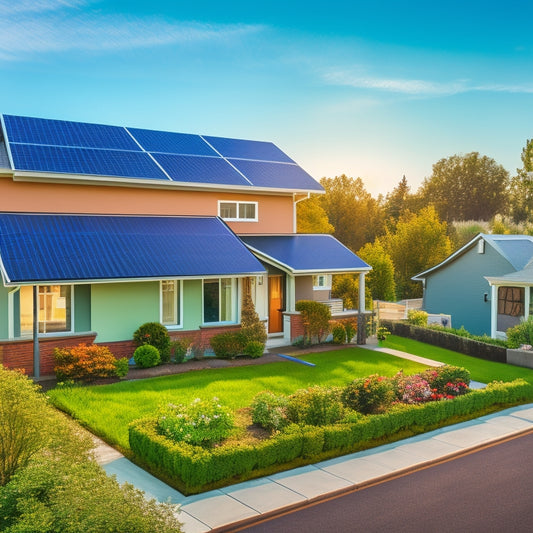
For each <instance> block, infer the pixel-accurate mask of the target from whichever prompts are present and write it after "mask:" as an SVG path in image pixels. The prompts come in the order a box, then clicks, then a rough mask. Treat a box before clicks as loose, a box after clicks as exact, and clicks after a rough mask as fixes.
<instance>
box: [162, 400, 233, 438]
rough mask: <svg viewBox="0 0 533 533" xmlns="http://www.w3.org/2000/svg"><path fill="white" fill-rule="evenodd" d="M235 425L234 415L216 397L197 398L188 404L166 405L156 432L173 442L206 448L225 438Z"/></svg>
mask: <svg viewBox="0 0 533 533" xmlns="http://www.w3.org/2000/svg"><path fill="white" fill-rule="evenodd" d="M233 427H234V420H233V415H232V414H231V413H230V411H229V410H228V409H227V408H225V407H223V406H222V405H220V403H219V401H218V398H213V399H212V400H201V399H200V398H196V399H195V400H194V401H193V402H192V403H191V404H190V405H188V406H186V405H182V404H180V405H173V404H168V405H166V406H164V407H162V408H161V409H160V413H159V416H158V419H157V429H158V432H159V434H161V435H164V436H165V437H167V438H169V439H171V440H173V441H176V442H181V441H183V442H187V443H189V444H194V445H196V446H204V447H209V446H212V445H214V444H218V443H220V442H221V441H222V440H224V439H225V438H227V437H228V436H229V434H230V433H231V430H232V429H233Z"/></svg>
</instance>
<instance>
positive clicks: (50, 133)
mask: <svg viewBox="0 0 533 533" xmlns="http://www.w3.org/2000/svg"><path fill="white" fill-rule="evenodd" d="M0 119H1V126H2V127H1V128H0V168H10V169H11V170H13V171H15V172H22V173H28V172H29V173H32V174H35V173H37V174H38V175H40V176H41V177H42V178H43V177H45V176H46V177H49V176H48V174H53V175H54V176H55V177H56V178H57V177H63V178H68V179H78V180H79V179H84V180H102V179H105V180H120V181H124V180H127V181H128V182H130V183H140V182H142V183H143V184H146V183H149V184H165V185H167V186H168V185H171V186H172V185H174V186H182V187H183V186H192V185H196V186H199V185H200V186H204V187H206V186H207V187H215V186H218V187H223V188H228V187H229V188H231V187H233V188H238V189H245V190H246V189H248V190H254V189H261V190H270V191H271V190H280V191H294V192H298V191H305V192H323V190H324V189H323V188H322V186H321V185H320V184H319V183H318V182H317V181H316V180H314V179H313V178H312V177H311V176H310V175H309V174H308V173H307V172H305V170H303V169H302V168H301V167H300V166H299V165H298V164H297V163H295V162H294V161H293V160H292V159H291V158H290V157H289V156H288V155H287V154H285V153H284V152H283V151H282V150H280V149H279V148H278V147H277V146H275V145H274V144H273V143H271V142H264V141H249V140H243V139H229V138H224V137H208V136H205V135H193V134H187V133H173V132H167V131H153V130H145V129H139V128H129V127H128V128H127V127H120V126H106V125H102V124H89V123H84V122H71V121H65V120H50V119H41V118H31V117H20V116H14V115H0ZM2 140H3V143H2ZM2 144H3V145H4V147H2V146H1V145H2ZM3 148H4V149H3ZM2 153H7V155H8V158H7V160H6V158H5V157H1V154H2ZM2 165H3V166H2Z"/></svg>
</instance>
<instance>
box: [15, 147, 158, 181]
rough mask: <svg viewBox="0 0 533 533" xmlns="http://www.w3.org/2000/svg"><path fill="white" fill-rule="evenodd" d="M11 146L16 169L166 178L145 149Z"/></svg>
mask: <svg viewBox="0 0 533 533" xmlns="http://www.w3.org/2000/svg"><path fill="white" fill-rule="evenodd" d="M10 147H11V155H12V156H13V162H14V165H15V168H16V169H17V170H34V171H37V172H59V173H62V174H88V175H98V176H117V177H126V178H142V179H157V180H166V181H168V178H167V177H166V176H165V174H164V173H163V171H162V170H161V169H160V168H159V167H158V166H157V165H156V164H155V163H154V161H152V159H151V158H150V156H149V155H148V154H147V153H144V152H127V151H120V150H95V149H93V148H67V147H65V146H39V145H34V144H16V143H11V144H10Z"/></svg>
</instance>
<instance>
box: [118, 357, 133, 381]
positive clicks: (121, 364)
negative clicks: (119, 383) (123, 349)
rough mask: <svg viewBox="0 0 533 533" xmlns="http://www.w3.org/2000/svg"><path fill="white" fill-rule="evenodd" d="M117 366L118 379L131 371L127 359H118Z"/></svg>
mask: <svg viewBox="0 0 533 533" xmlns="http://www.w3.org/2000/svg"><path fill="white" fill-rule="evenodd" d="M115 366H116V369H117V377H119V378H123V377H125V376H126V375H127V374H128V372H129V370H130V363H129V361H128V359H127V357H121V358H120V359H117V360H116V361H115Z"/></svg>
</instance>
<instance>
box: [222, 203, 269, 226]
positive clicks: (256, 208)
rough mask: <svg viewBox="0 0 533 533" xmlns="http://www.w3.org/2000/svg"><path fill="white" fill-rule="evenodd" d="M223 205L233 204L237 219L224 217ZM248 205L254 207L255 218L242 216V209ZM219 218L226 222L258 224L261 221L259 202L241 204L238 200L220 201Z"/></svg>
mask: <svg viewBox="0 0 533 533" xmlns="http://www.w3.org/2000/svg"><path fill="white" fill-rule="evenodd" d="M222 204H233V205H235V215H236V216H235V217H234V218H233V217H223V216H222ZM246 205H253V206H254V213H255V217H254V218H248V217H241V216H240V207H241V206H246ZM218 216H219V217H220V218H221V219H222V220H225V221H226V222H258V221H259V202H241V201H237V200H219V201H218Z"/></svg>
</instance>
